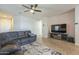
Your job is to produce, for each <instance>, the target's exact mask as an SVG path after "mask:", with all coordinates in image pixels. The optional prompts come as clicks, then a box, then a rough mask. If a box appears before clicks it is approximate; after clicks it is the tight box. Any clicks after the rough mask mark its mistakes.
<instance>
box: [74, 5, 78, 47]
mask: <svg viewBox="0 0 79 59" xmlns="http://www.w3.org/2000/svg"><path fill="white" fill-rule="evenodd" d="M75 23H78V24H75V44H76V45H79V5H77V6H76V7H75Z"/></svg>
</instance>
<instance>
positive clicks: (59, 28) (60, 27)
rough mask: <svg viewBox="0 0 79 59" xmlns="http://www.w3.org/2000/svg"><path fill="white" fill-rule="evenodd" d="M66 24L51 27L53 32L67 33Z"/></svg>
mask: <svg viewBox="0 0 79 59" xmlns="http://www.w3.org/2000/svg"><path fill="white" fill-rule="evenodd" d="M66 27H67V26H66V24H55V25H51V32H58V33H66Z"/></svg>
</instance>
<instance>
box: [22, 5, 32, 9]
mask: <svg viewBox="0 0 79 59" xmlns="http://www.w3.org/2000/svg"><path fill="white" fill-rule="evenodd" d="M22 6H23V7H25V8H28V9H31V8H30V7H27V6H25V5H22Z"/></svg>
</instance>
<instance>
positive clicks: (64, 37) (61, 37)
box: [50, 32, 75, 43]
mask: <svg viewBox="0 0 79 59" xmlns="http://www.w3.org/2000/svg"><path fill="white" fill-rule="evenodd" d="M50 37H52V38H54V39H58V40H65V41H68V42H72V43H74V42H75V41H74V38H73V37H70V36H68V34H67V33H57V32H51V33H50Z"/></svg>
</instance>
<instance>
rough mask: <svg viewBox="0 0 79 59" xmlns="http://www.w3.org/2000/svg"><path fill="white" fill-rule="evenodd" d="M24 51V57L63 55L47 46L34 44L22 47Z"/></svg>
mask: <svg viewBox="0 0 79 59" xmlns="http://www.w3.org/2000/svg"><path fill="white" fill-rule="evenodd" d="M21 48H22V49H23V51H24V55H62V53H60V52H57V51H55V50H54V49H51V48H49V47H46V46H45V45H43V44H41V43H39V42H34V43H31V44H27V45H24V46H22V47H21Z"/></svg>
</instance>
